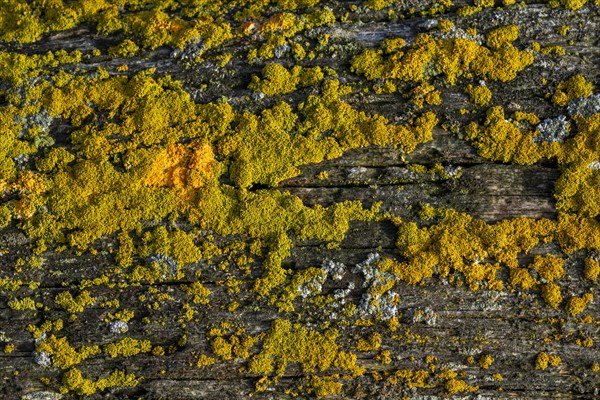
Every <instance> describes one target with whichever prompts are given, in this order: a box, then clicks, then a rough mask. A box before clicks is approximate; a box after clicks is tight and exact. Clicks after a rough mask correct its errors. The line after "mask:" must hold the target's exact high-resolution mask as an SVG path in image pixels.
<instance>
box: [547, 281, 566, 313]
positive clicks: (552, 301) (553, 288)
mask: <svg viewBox="0 0 600 400" xmlns="http://www.w3.org/2000/svg"><path fill="white" fill-rule="evenodd" d="M542 298H543V299H544V301H545V302H546V303H547V304H548V305H549V306H550V307H552V308H554V309H557V308H558V306H559V305H560V303H562V300H563V297H562V294H561V292H560V286H558V285H557V284H555V283H548V284H545V285H544V286H542Z"/></svg>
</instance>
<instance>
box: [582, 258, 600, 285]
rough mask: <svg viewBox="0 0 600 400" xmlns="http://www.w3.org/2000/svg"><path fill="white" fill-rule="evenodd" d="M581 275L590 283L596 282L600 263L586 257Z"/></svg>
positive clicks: (599, 271)
mask: <svg viewBox="0 0 600 400" xmlns="http://www.w3.org/2000/svg"><path fill="white" fill-rule="evenodd" d="M583 275H584V276H585V277H586V278H587V279H589V280H590V281H592V282H596V280H597V279H598V275H600V263H599V262H598V261H596V259H595V258H592V257H586V259H585V267H584V269H583Z"/></svg>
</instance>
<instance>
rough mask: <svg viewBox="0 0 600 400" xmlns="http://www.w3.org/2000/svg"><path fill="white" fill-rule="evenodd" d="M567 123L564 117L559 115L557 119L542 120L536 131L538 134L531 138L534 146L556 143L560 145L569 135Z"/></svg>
mask: <svg viewBox="0 0 600 400" xmlns="http://www.w3.org/2000/svg"><path fill="white" fill-rule="evenodd" d="M568 125H569V121H567V118H566V117H565V116H564V115H559V116H558V117H557V118H548V119H545V120H543V121H542V122H541V123H540V124H539V125H538V126H537V127H536V129H537V130H538V131H539V134H538V135H537V136H535V137H534V138H533V141H534V142H535V143H536V144H541V143H542V142H558V143H562V142H563V141H564V139H565V138H567V137H568V136H569V135H570V133H569V130H568Z"/></svg>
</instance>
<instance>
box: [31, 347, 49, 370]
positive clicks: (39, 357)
mask: <svg viewBox="0 0 600 400" xmlns="http://www.w3.org/2000/svg"><path fill="white" fill-rule="evenodd" d="M33 361H35V363H36V364H37V365H39V366H42V367H49V366H50V365H52V360H51V359H50V355H49V354H48V353H47V352H45V351H41V352H38V351H36V352H34V353H33Z"/></svg>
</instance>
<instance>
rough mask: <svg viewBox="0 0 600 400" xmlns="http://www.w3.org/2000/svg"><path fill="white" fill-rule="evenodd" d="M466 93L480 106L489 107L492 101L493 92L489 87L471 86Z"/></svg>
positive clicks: (466, 89) (468, 86)
mask: <svg viewBox="0 0 600 400" xmlns="http://www.w3.org/2000/svg"><path fill="white" fill-rule="evenodd" d="M465 91H466V92H467V94H468V95H469V96H470V97H471V101H472V102H473V103H475V104H476V105H478V106H485V105H488V104H489V103H490V101H492V91H491V90H490V89H489V88H488V87H487V86H481V85H477V86H474V85H471V84H469V85H467V87H466V88H465Z"/></svg>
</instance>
